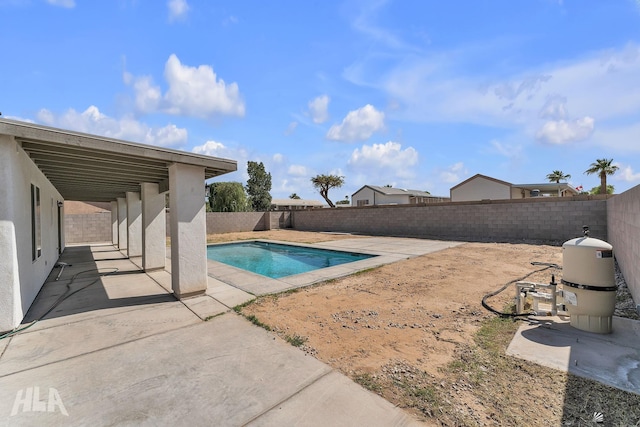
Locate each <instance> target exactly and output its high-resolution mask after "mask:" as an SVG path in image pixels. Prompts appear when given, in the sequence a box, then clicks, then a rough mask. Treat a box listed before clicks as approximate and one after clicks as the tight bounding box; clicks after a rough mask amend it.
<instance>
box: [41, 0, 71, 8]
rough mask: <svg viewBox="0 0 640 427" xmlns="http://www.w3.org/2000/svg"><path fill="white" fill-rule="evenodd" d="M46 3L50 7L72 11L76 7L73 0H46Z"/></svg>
mask: <svg viewBox="0 0 640 427" xmlns="http://www.w3.org/2000/svg"><path fill="white" fill-rule="evenodd" d="M47 3H49V4H50V5H52V6H59V7H65V8H67V9H73V8H74V7H76V2H75V0H47Z"/></svg>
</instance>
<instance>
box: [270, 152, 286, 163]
mask: <svg viewBox="0 0 640 427" xmlns="http://www.w3.org/2000/svg"><path fill="white" fill-rule="evenodd" d="M271 160H273V162H274V163H282V162H284V156H283V155H282V154H280V153H276V154H274V155H273V156H272V157H271Z"/></svg>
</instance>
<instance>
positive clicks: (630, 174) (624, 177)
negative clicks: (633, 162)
mask: <svg viewBox="0 0 640 427" xmlns="http://www.w3.org/2000/svg"><path fill="white" fill-rule="evenodd" d="M618 167H619V168H620V169H619V170H618V172H617V173H616V174H615V175H614V177H615V179H616V180H618V181H626V182H636V181H640V172H637V173H636V172H634V171H633V169H632V168H631V166H622V165H618Z"/></svg>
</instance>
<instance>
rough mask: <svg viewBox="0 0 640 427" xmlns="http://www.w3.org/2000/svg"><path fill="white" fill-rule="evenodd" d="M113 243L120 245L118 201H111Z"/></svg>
mask: <svg viewBox="0 0 640 427" xmlns="http://www.w3.org/2000/svg"><path fill="white" fill-rule="evenodd" d="M111 243H113V244H114V245H115V246H118V202H117V201H115V202H111Z"/></svg>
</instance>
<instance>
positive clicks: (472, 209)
mask: <svg viewBox="0 0 640 427" xmlns="http://www.w3.org/2000/svg"><path fill="white" fill-rule="evenodd" d="M291 214H292V216H293V220H292V224H293V228H294V229H296V230H303V231H336V232H347V233H349V232H351V233H362V234H369V235H382V236H414V237H423V238H437V239H449V240H469V241H517V240H527V241H529V240H531V241H543V242H553V243H562V242H564V241H566V240H569V239H572V238H574V237H578V236H580V235H582V226H583V225H589V227H590V229H591V235H592V236H593V237H596V238H600V239H602V240H606V239H607V201H606V197H602V196H581V197H573V198H556V197H554V198H547V197H545V198H533V199H519V200H495V201H483V202H465V203H444V204H437V205H418V206H406V205H398V206H376V207H360V208H355V207H353V208H344V209H322V210H316V211H304V212H302V211H300V212H292V213H291Z"/></svg>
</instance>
